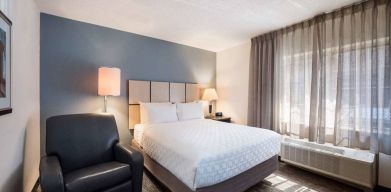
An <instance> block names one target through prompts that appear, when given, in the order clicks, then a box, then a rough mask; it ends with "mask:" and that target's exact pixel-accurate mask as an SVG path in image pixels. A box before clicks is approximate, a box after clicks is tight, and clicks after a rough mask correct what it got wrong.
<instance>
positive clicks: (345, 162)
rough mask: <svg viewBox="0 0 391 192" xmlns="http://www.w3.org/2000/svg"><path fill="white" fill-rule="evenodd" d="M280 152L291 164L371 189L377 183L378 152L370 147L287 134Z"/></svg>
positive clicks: (282, 158)
mask: <svg viewBox="0 0 391 192" xmlns="http://www.w3.org/2000/svg"><path fill="white" fill-rule="evenodd" d="M280 156H281V160H282V161H284V162H286V163H288V164H292V165H295V166H299V167H303V168H306V169H309V170H312V171H315V172H319V173H321V174H325V175H328V176H331V177H335V178H338V179H342V180H346V181H348V182H351V183H355V184H358V185H361V186H365V187H368V188H371V189H372V188H373V187H374V183H375V173H376V171H375V163H374V162H375V161H374V158H375V156H374V154H372V153H370V152H369V151H363V150H355V149H349V148H344V147H335V146H332V145H324V144H317V143H314V142H308V141H305V140H301V139H291V138H284V139H283V141H282V143H281V152H280Z"/></svg>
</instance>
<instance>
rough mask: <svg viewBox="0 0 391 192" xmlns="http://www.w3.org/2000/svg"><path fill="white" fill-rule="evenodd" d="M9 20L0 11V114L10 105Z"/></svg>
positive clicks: (6, 112) (8, 109) (10, 108)
mask: <svg viewBox="0 0 391 192" xmlns="http://www.w3.org/2000/svg"><path fill="white" fill-rule="evenodd" d="M11 26H12V23H11V21H10V20H9V19H8V18H7V17H6V16H5V15H4V13H3V12H1V11H0V115H5V114H8V113H12V107H11Z"/></svg>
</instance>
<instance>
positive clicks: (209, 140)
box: [135, 119, 281, 190]
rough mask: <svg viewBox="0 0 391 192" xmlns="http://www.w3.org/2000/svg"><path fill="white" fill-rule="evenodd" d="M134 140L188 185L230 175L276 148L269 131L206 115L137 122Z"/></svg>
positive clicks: (274, 135) (200, 184)
mask: <svg viewBox="0 0 391 192" xmlns="http://www.w3.org/2000/svg"><path fill="white" fill-rule="evenodd" d="M135 141H136V142H138V143H139V144H140V146H142V148H143V150H144V151H145V153H146V154H148V155H149V156H150V157H151V158H152V159H154V160H155V161H156V162H158V163H159V164H160V165H162V166H164V167H165V168H166V169H168V170H169V171H170V172H171V173H172V174H174V175H175V176H176V177H177V178H178V179H179V180H181V181H182V182H183V183H185V184H186V185H187V186H188V187H189V188H191V189H193V190H196V189H197V188H201V187H207V186H210V185H214V184H217V183H220V182H222V181H225V180H227V179H229V178H231V177H234V176H236V175H238V174H240V173H242V172H244V171H247V170H249V169H251V168H252V167H254V166H256V165H257V164H260V163H262V162H264V161H266V160H267V159H269V158H271V157H273V156H274V155H277V154H278V153H279V151H280V142H281V136H280V135H279V134H277V133H275V132H273V131H270V130H266V129H261V128H254V127H248V126H243V125H237V124H231V123H224V122H219V121H213V120H208V119H198V120H189V121H178V122H173V123H162V124H150V125H140V124H139V125H137V126H135Z"/></svg>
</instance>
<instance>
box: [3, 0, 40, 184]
mask: <svg viewBox="0 0 391 192" xmlns="http://www.w3.org/2000/svg"><path fill="white" fill-rule="evenodd" d="M0 6H1V10H2V11H3V12H5V13H6V15H7V16H8V17H9V18H10V19H11V21H12V23H13V26H12V50H11V54H12V58H11V60H12V107H13V113H12V114H8V115H5V116H0V154H1V155H0V156H1V158H0V191H1V192H3V191H4V192H11V191H12V192H14V191H15V192H17V191H31V188H32V187H33V185H34V182H35V181H36V179H37V176H38V163H39V11H38V8H37V6H36V4H35V1H33V0H1V1H0ZM24 154H26V155H24ZM23 162H24V163H23ZM23 173H24V174H23ZM23 180H24V181H25V182H23Z"/></svg>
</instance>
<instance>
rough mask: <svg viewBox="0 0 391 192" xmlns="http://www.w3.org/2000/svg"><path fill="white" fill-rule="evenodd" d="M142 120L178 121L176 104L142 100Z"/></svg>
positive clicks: (152, 122)
mask: <svg viewBox="0 0 391 192" xmlns="http://www.w3.org/2000/svg"><path fill="white" fill-rule="evenodd" d="M140 120H141V123H142V124H154V123H167V122H174V121H178V116H177V114H176V105H175V104H172V103H142V102H140Z"/></svg>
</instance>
